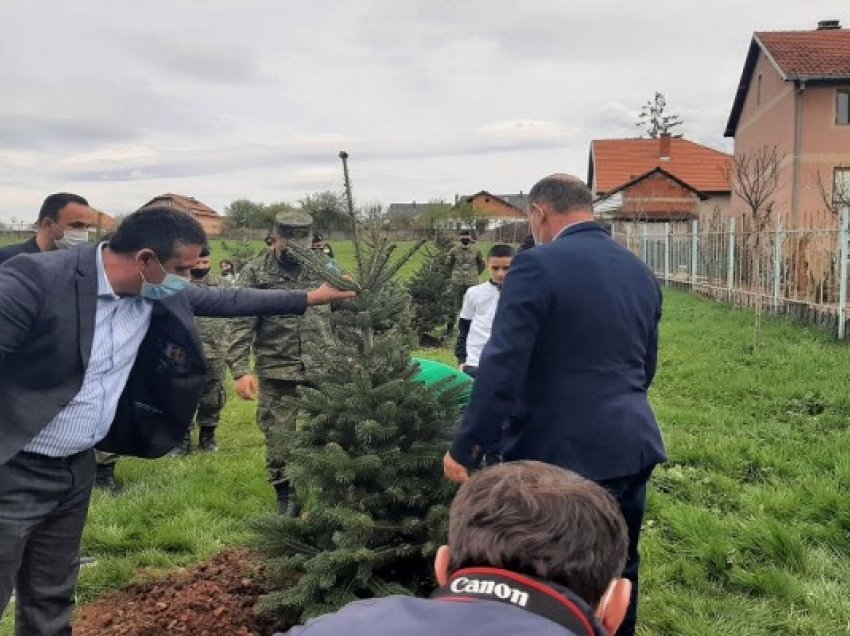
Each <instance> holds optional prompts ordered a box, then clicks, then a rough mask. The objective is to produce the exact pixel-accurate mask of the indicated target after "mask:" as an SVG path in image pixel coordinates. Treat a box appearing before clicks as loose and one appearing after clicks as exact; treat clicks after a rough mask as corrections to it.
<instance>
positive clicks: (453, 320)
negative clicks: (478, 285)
mask: <svg viewBox="0 0 850 636" xmlns="http://www.w3.org/2000/svg"><path fill="white" fill-rule="evenodd" d="M470 287H472V285H458V284H457V283H452V313H451V315H450V316H449V321H448V323H447V324H446V332H447V333H449V334H451V333H452V332H453V331H454V328H455V326H456V325H457V321H458V316H459V315H460V310H461V308H462V307H463V296H464V294H466V290H467V289H469V288H470Z"/></svg>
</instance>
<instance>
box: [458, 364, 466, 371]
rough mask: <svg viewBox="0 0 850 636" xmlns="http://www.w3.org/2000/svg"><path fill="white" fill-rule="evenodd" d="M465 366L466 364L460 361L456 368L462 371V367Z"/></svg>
mask: <svg viewBox="0 0 850 636" xmlns="http://www.w3.org/2000/svg"><path fill="white" fill-rule="evenodd" d="M465 366H466V365H465V364H464V363H463V362H461V363H460V364H459V365H457V368H458V370H459V371H463V368H464V367H465Z"/></svg>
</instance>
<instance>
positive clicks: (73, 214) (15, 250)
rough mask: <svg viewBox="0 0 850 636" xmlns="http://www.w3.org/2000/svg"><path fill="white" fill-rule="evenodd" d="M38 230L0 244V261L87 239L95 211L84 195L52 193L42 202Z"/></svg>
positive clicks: (79, 243) (76, 244) (80, 242)
mask: <svg viewBox="0 0 850 636" xmlns="http://www.w3.org/2000/svg"><path fill="white" fill-rule="evenodd" d="M37 224H38V231H37V232H36V235H35V236H33V237H32V238H31V239H29V240H27V241H24V242H23V243H15V244H14V245H6V246H4V247H0V263H3V262H4V261H8V260H9V259H10V258H12V257H13V256H17V255H18V254H38V253H39V252H52V251H53V250H55V249H61V248H69V247H76V246H78V245H85V244H86V243H88V242H89V230H90V229H91V228H92V227H93V226H94V224H95V213H94V211H93V210H92V209H91V208H90V207H89V204H88V201H86V200H85V199H84V198H83V197H81V196H79V195H76V194H70V193H68V192H57V193H56V194H51V195H50V196H49V197H47V198H46V199H45V200H44V203H42V204H41V210H40V211H39V213H38V221H37Z"/></svg>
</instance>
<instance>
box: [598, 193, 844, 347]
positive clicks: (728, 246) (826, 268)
mask: <svg viewBox="0 0 850 636" xmlns="http://www.w3.org/2000/svg"><path fill="white" fill-rule="evenodd" d="M848 215H850V213H848V210H847V209H846V208H845V209H844V210H842V212H841V219H840V223H839V224H837V226H836V227H827V228H809V229H786V228H783V227H782V225H781V223H779V222H776V223H775V225H774V226H773V227H769V228H763V229H762V230H761V231H754V230H752V229H748V228H742V227H741V224H740V223H739V222H737V221H736V219H725V220H723V221H716V222H713V223H706V224H705V227H701V226H700V223H699V222H698V221H681V222H671V223H647V222H640V221H636V222H621V223H618V224H617V225H616V226H615V227H614V228H613V230H612V236H613V237H614V238H615V239H616V240H617V241H618V242H620V243H621V244H622V245H624V246H626V247H627V248H628V249H629V250H631V251H632V252H634V253H635V254H637V255H638V256H639V257H640V258H641V259H643V261H644V262H645V263H646V264H647V265H649V267H650V268H651V269H652V271H653V272H654V273H655V275H656V276H657V277H658V278H659V279H660V280H662V281H664V282H665V283H666V284H669V285H675V286H678V287H684V288H686V289H690V290H691V291H694V292H697V293H700V294H703V295H707V296H710V297H712V298H715V299H717V300H721V301H725V302H731V303H734V304H737V305H742V306H747V307H755V306H756V305H757V304H758V303H760V304H761V306H762V307H763V308H767V309H768V310H769V311H771V312H773V313H776V314H786V315H790V316H792V317H794V318H797V319H799V320H803V321H805V322H808V323H811V324H815V325H819V326H828V327H830V328H834V329H835V330H836V333H837V335H838V337H839V338H840V339H844V335H845V328H846V309H847V307H846V305H847V282H848V281H847V268H848V240H850V227H848V225H849V224H850V221H848Z"/></svg>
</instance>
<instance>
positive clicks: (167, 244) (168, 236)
mask: <svg viewBox="0 0 850 636" xmlns="http://www.w3.org/2000/svg"><path fill="white" fill-rule="evenodd" d="M206 244H207V235H206V233H205V232H204V228H203V227H202V226H201V224H200V223H198V221H197V220H196V219H195V218H194V217H193V216H191V215H189V214H187V213H185V212H181V211H179V210H175V209H174V208H169V207H165V206H155V207H151V208H145V209H143V210H139V211H138V212H133V214H131V215H130V216H128V217H127V218H126V219H124V220H123V221H122V222H121V225H119V226H118V229H117V230H115V234H114V236H113V237H112V240H111V241H109V249H111V250H112V251H113V252H116V253H117V254H131V253H133V252H137V251H139V250H140V249H143V248H149V249H152V250H153V251H154V252H155V253H156V255H157V258H159V262H160V263H164V262H165V261H167V260H168V259H169V258H171V257H173V256H174V255H175V254H176V253H177V250H178V249H179V247H180V246H181V245H200V246H204V245H206Z"/></svg>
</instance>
